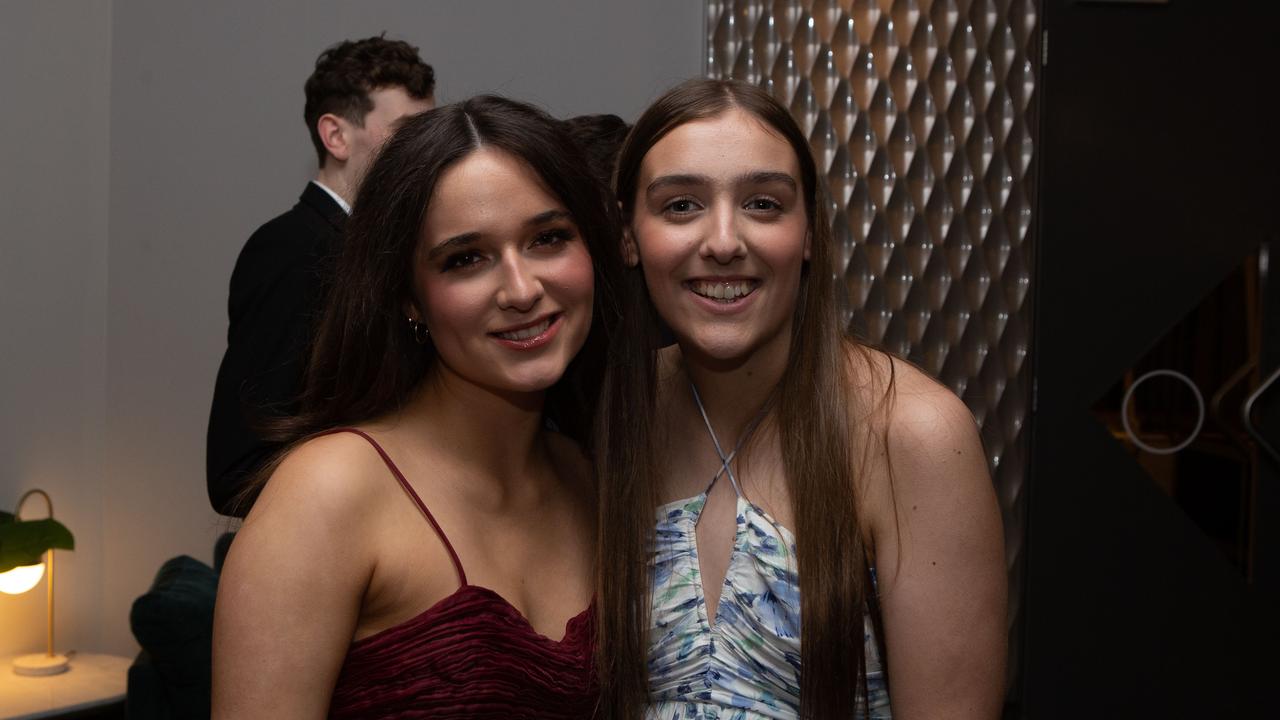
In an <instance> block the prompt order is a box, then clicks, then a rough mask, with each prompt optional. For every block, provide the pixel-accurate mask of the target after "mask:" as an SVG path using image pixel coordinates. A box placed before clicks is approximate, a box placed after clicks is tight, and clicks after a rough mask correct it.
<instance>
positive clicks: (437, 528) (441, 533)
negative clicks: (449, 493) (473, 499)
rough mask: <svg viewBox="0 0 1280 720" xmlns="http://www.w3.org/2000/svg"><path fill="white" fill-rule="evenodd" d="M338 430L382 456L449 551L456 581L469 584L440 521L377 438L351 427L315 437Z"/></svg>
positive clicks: (465, 584) (317, 435) (327, 431)
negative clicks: (361, 440)
mask: <svg viewBox="0 0 1280 720" xmlns="http://www.w3.org/2000/svg"><path fill="white" fill-rule="evenodd" d="M340 432H349V433H354V434H356V435H359V436H360V437H362V438H364V439H365V440H367V441H368V442H369V444H370V445H372V446H373V449H374V450H377V451H378V455H380V456H381V457H382V462H384V463H386V465H387V469H389V470H390V471H391V474H392V475H394V476H395V477H396V480H397V481H398V482H399V483H400V487H401V488H403V489H404V491H405V493H407V494H408V495H409V499H410V500H413V502H414V504H416V505H417V506H418V509H419V510H421V511H422V514H423V515H425V516H426V518H427V522H429V523H431V527H433V528H435V531H436V534H437V535H439V536H440V542H442V543H444V549H445V550H448V551H449V557H450V558H451V559H452V560H453V567H454V569H455V570H457V571H458V582H460V583H461V584H462V585H463V586H464V587H465V586H467V585H469V584H470V583H468V582H467V572H466V571H465V570H463V569H462V561H461V560H459V559H458V553H457V552H455V551H454V549H453V543H451V542H449V536H448V535H445V534H444V530H443V529H441V527H440V523H438V522H436V517H435V516H434V515H432V514H431V511H430V510H428V509H427V505H426V503H424V502H422V498H420V497H418V493H416V492H414V490H413V486H412V485H410V484H409V481H408V480H406V479H405V477H404V473H402V472H400V468H398V467H396V464H395V463H394V462H392V461H391V456H390V455H387V451H386V450H383V449H382V446H381V445H379V444H378V441H377V440H374V439H373V438H372V437H370V436H369V434H368V433H366V432H365V431H363V430H357V429H356V428H353V427H342V428H334V429H332V430H326V431H324V432H322V433H317V434H316V435H315V437H323V436H325V435H333V434H334V433H340Z"/></svg>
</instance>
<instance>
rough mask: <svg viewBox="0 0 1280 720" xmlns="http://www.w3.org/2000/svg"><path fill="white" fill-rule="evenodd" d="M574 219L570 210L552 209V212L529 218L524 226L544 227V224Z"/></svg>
mask: <svg viewBox="0 0 1280 720" xmlns="http://www.w3.org/2000/svg"><path fill="white" fill-rule="evenodd" d="M572 219H573V216H572V215H570V214H569V211H568V210H561V209H560V208H552V209H550V210H546V211H544V212H540V213H538V214H537V215H534V216H533V217H531V218H529V219H528V220H525V221H524V224H525V227H532V226H534V225H542V224H543V223H549V222H551V221H552V220H572Z"/></svg>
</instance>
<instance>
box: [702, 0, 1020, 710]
mask: <svg viewBox="0 0 1280 720" xmlns="http://www.w3.org/2000/svg"><path fill="white" fill-rule="evenodd" d="M1038 15H1039V13H1038V4H1037V2H1036V0H772V1H770V0H709V1H708V2H707V26H706V30H707V55H706V68H707V75H708V76H710V77H717V78H729V77H732V78H737V79H740V80H746V81H748V82H751V83H755V84H758V85H760V86H762V87H764V88H766V89H768V90H769V91H770V92H771V93H773V95H774V97H776V98H778V99H779V100H781V101H782V102H784V103H786V104H787V105H788V107H790V108H791V112H792V114H793V115H794V116H795V118H796V119H797V120H798V121H799V122H800V125H801V127H802V128H803V129H804V130H805V131H806V132H807V133H808V134H809V139H810V143H811V145H812V147H813V152H814V156H815V157H816V158H817V161H818V167H819V170H820V171H822V170H825V171H826V182H827V186H828V190H829V193H830V195H829V197H830V205H831V216H832V218H833V226H834V231H835V237H836V239H837V241H838V243H839V245H840V248H841V252H840V253H839V257H838V263H839V265H838V267H836V268H834V272H835V273H836V276H837V278H839V279H841V280H842V282H838V283H837V285H838V286H839V287H840V288H841V289H842V292H843V294H844V296H843V298H842V300H843V301H844V308H845V309H844V313H845V319H846V321H848V323H849V325H850V327H851V328H852V329H853V330H855V331H856V332H857V333H858V334H859V335H860V336H861V337H863V338H864V339H866V340H867V341H869V342H871V343H874V344H879V345H881V346H883V347H885V348H886V349H888V350H890V351H892V352H895V353H898V354H900V355H902V356H905V357H908V358H910V359H911V360H913V361H915V362H917V363H918V364H920V365H921V366H922V367H924V368H925V369H926V370H927V371H929V372H930V373H932V374H934V375H935V376H937V377H938V378H939V379H941V380H942V381H943V382H945V383H946V384H947V385H948V386H950V387H951V388H952V389H953V390H954V391H955V392H956V393H957V394H959V395H960V396H961V397H963V398H964V400H965V402H967V403H968V405H969V407H970V409H972V410H973V413H974V415H975V416H976V417H977V419H978V422H979V423H980V424H981V426H982V431H983V439H984V441H985V442H986V447H987V453H988V459H989V461H990V464H991V468H992V475H993V479H994V482H995V485H996V490H997V493H998V497H999V500H1000V505H1001V510H1002V512H1003V514H1004V524H1005V543H1006V553H1007V560H1008V563H1009V622H1010V631H1011V632H1010V657H1009V661H1010V662H1009V667H1010V670H1011V673H1014V674H1016V669H1017V668H1018V667H1019V664H1020V658H1019V657H1018V654H1019V649H1020V646H1021V642H1020V636H1021V632H1020V631H1021V627H1022V608H1021V587H1022V576H1023V567H1024V559H1023V548H1024V541H1025V539H1026V509H1025V505H1026V503H1025V492H1024V489H1025V485H1024V479H1025V476H1026V469H1027V459H1028V456H1029V455H1028V452H1027V443H1028V439H1029V438H1028V433H1027V427H1026V422H1025V421H1026V419H1027V416H1028V414H1029V412H1030V400H1031V392H1030V389H1031V374H1030V367H1029V365H1028V363H1027V362H1026V360H1027V357H1028V349H1029V343H1030V340H1031V320H1032V314H1031V307H1030V302H1029V301H1030V294H1029V292H1028V291H1029V290H1030V287H1031V271H1032V248H1033V242H1032V241H1033V237H1032V234H1031V231H1032V222H1031V219H1032V211H1033V202H1034V198H1035V196H1036V193H1035V172H1034V161H1035V140H1036V135H1035V133H1036V127H1037V124H1036V112H1035V104H1034V103H1033V96H1034V95H1035V91H1036V81H1037V78H1038V74H1037V73H1038V63H1037V59H1038V58H1039V32H1038V29H1037V28H1038V19H1039V18H1038ZM1011 679H1013V680H1016V677H1014V678H1011ZM1015 685H1016V683H1011V684H1010V687H1011V688H1013V687H1014V686H1015Z"/></svg>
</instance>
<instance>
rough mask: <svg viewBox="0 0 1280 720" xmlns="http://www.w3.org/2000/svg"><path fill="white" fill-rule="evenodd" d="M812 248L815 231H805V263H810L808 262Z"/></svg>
mask: <svg viewBox="0 0 1280 720" xmlns="http://www.w3.org/2000/svg"><path fill="white" fill-rule="evenodd" d="M812 246H813V230H812V229H809V230H805V231H804V259H805V262H808V260H809V249H810V248H811V247H812Z"/></svg>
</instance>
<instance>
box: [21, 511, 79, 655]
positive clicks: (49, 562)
mask: <svg viewBox="0 0 1280 720" xmlns="http://www.w3.org/2000/svg"><path fill="white" fill-rule="evenodd" d="M32 495H40V496H41V497H43V498H44V502H45V505H47V506H48V508H49V517H50V518H52V517H53V501H52V500H50V499H49V495H48V494H47V493H46V492H45V491H43V490H29V491H27V492H26V494H24V495H23V496H22V499H20V500H18V509H17V510H16V511H15V513H14V514H15V515H17V516H21V515H22V504H23V503H24V502H26V501H27V498H29V497H31V496H32ZM44 564H45V574H46V575H48V576H49V635H48V646H47V649H46V650H45V652H43V653H35V654H33V655H22V656H20V657H17V658H14V661H13V671H14V672H15V673H17V674H18V675H57V674H58V673H62V672H66V671H67V669H68V668H69V667H70V665H69V664H68V662H67V656H66V655H61V654H58V653H55V652H54V651H53V548H49V549H48V551H46V552H45V555H44ZM37 567H39V566H37Z"/></svg>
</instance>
